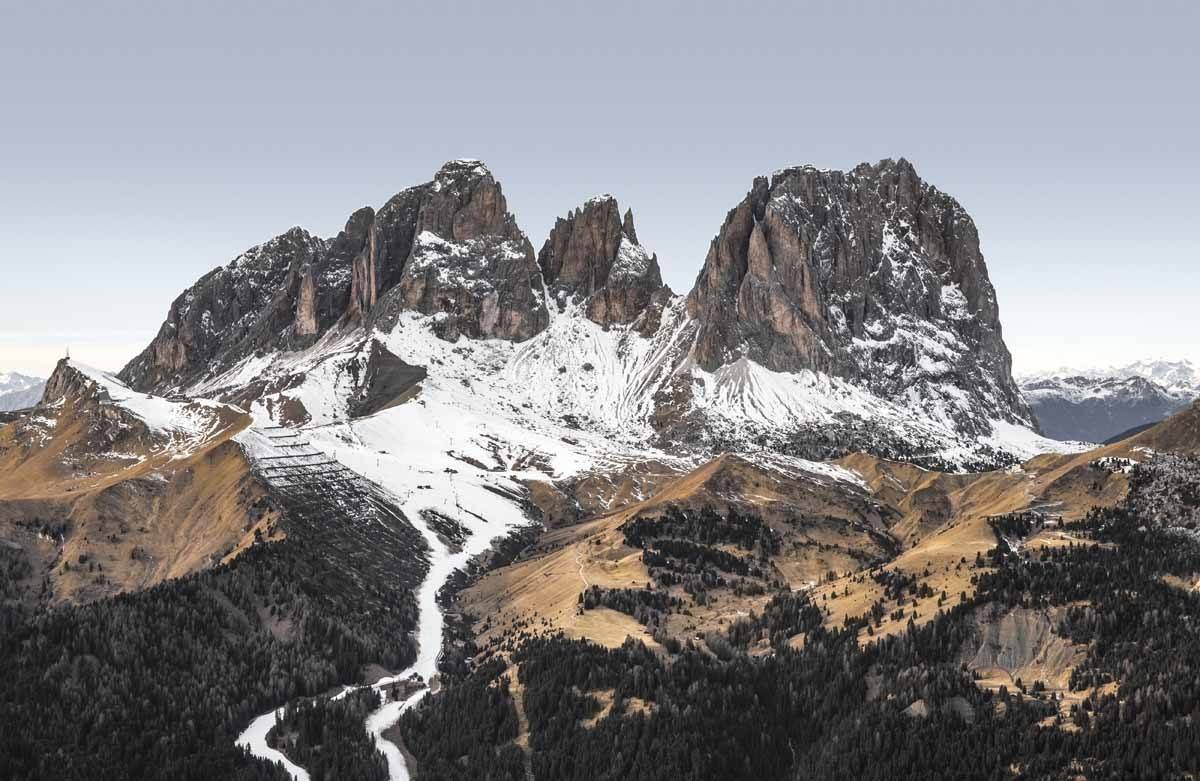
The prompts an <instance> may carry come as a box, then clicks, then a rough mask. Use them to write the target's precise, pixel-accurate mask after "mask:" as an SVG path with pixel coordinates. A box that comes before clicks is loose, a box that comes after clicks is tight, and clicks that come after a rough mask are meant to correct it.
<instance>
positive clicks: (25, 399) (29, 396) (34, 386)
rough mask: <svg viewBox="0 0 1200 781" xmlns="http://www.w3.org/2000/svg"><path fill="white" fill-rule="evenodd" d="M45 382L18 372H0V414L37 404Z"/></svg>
mask: <svg viewBox="0 0 1200 781" xmlns="http://www.w3.org/2000/svg"><path fill="white" fill-rule="evenodd" d="M45 386H46V381H45V380H44V379H42V378H40V377H30V376H29V375H27V374H20V373H19V372H0V412H7V411H9V410H17V409H25V408H26V407H32V406H33V405H34V404H37V402H38V399H40V398H41V397H42V389H43V388H44V387H45Z"/></svg>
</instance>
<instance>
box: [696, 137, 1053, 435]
mask: <svg viewBox="0 0 1200 781" xmlns="http://www.w3.org/2000/svg"><path fill="white" fill-rule="evenodd" d="M688 311H689V313H690V314H691V316H692V317H694V318H695V319H696V320H697V321H698V324H699V330H698V333H697V338H696V344H695V348H694V351H693V357H694V358H695V360H696V362H697V364H698V365H699V366H701V367H702V368H704V369H706V370H709V371H712V370H715V369H717V368H718V367H720V366H723V365H727V364H731V363H734V362H736V361H738V360H739V359H741V358H748V359H749V360H751V361H754V362H756V363H758V364H761V365H762V366H765V367H767V368H768V369H771V370H774V371H780V372H794V371H798V370H802V369H811V370H814V371H818V372H824V373H828V374H830V375H832V376H835V377H839V378H842V379H846V380H849V381H851V382H854V383H855V384H858V385H862V386H864V387H867V388H869V389H870V390H871V391H872V392H873V393H876V394H877V395H880V396H882V397H884V398H888V399H893V400H901V399H905V400H909V401H911V402H913V403H916V404H918V405H920V406H922V407H923V408H925V409H926V411H928V412H929V413H930V414H935V415H944V416H948V417H950V418H951V419H952V420H953V421H954V423H955V425H956V426H958V427H959V428H961V429H963V430H975V431H978V432H979V433H986V432H985V431H983V430H981V428H980V423H979V420H980V419H981V417H986V418H991V419H996V420H1005V421H1011V422H1020V423H1028V422H1030V421H1031V417H1030V414H1029V410H1028V407H1027V406H1026V405H1025V403H1024V401H1023V400H1022V398H1021V396H1020V394H1019V393H1018V391H1017V388H1016V385H1015V384H1014V382H1013V380H1012V376H1011V357H1010V355H1009V352H1008V349H1007V348H1006V347H1005V345H1004V341H1003V338H1002V335H1001V329H1000V320H999V312H998V309H997V306H996V295H995V291H994V289H993V288H992V284H991V282H990V280H989V279H988V274H987V269H986V267H985V265H984V260H983V256H982V254H981V253H980V251H979V236H978V233H977V232H976V229H975V224H974V222H973V221H972V220H971V218H970V216H969V215H967V213H966V212H965V211H964V210H963V208H962V207H961V206H960V205H959V204H958V203H957V202H956V201H955V200H954V199H953V198H950V197H949V196H947V195H945V194H944V193H942V192H940V191H938V190H937V189H935V188H933V187H932V186H930V185H928V184H926V183H925V182H923V181H921V179H920V178H919V177H918V176H917V174H916V171H914V170H913V167H912V166H911V165H910V164H909V163H908V162H907V161H905V160H903V159H901V160H899V161H892V160H884V161H882V162H880V163H878V164H876V165H867V164H863V165H860V166H858V167H856V168H855V169H854V170H853V171H850V172H849V173H843V172H840V171H823V170H817V169H815V168H811V167H801V168H791V169H786V170H783V171H779V172H777V173H776V174H775V175H774V176H773V177H772V178H771V179H770V180H768V179H766V178H762V177H760V178H758V179H756V180H755V181H754V185H753V187H752V188H751V190H750V192H749V193H748V194H747V196H746V197H745V198H744V199H743V200H742V202H741V203H740V204H738V206H737V207H735V208H734V209H733V210H732V211H730V212H729V214H728V216H727V217H726V219H725V223H724V224H723V225H722V226H721V230H720V232H719V233H718V234H717V237H716V238H715V239H714V240H713V242H712V245H711V247H710V249H709V252H708V256H707V258H706V260H705V263H704V267H703V268H702V269H701V271H700V275H699V277H698V279H697V280H696V285H695V287H694V288H693V290H692V292H691V293H690V295H689V296H688ZM979 413H982V416H981V415H980V414H979ZM983 425H986V424H983Z"/></svg>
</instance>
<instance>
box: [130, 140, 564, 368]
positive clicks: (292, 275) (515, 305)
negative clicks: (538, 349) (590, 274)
mask: <svg viewBox="0 0 1200 781" xmlns="http://www.w3.org/2000/svg"><path fill="white" fill-rule="evenodd" d="M385 298H386V299H387V300H388V301H387V303H388V306H386V307H385V306H383V303H384V301H383V300H384V299H385ZM399 310H414V311H417V312H421V313H422V314H430V315H438V317H439V321H438V333H439V335H441V336H442V337H443V338H446V339H450V340H454V339H456V338H458V336H459V335H465V336H469V337H486V338H498V339H510V340H521V339H527V338H529V337H530V336H533V335H534V334H535V333H537V332H538V331H539V330H541V329H542V328H544V327H545V325H546V322H547V320H548V316H547V313H546V309H545V306H544V304H543V303H542V290H541V277H540V274H539V272H538V268H537V264H536V262H535V259H534V254H533V247H532V245H531V244H530V242H529V240H528V239H527V238H526V237H525V234H523V233H522V232H521V230H520V228H518V227H517V223H516V220H515V219H514V217H513V216H512V214H510V213H509V212H508V207H507V204H506V202H505V199H504V194H503V192H502V190H501V188H500V185H499V184H498V183H497V182H496V180H495V178H494V177H493V176H492V174H491V172H490V171H488V170H487V168H486V167H485V166H484V165H483V164H482V163H480V162H478V161H475V160H455V161H452V162H449V163H447V164H446V165H444V166H443V167H442V168H441V170H439V171H438V173H437V175H436V176H435V177H434V179H433V181H431V182H428V183H426V184H422V185H418V186H416V187H410V188H408V189H406V190H404V191H402V192H400V193H398V194H397V195H395V196H394V197H393V198H391V199H390V200H389V201H388V202H387V203H386V204H384V206H383V207H381V208H380V209H379V211H378V212H376V211H375V210H374V209H372V208H370V207H364V208H362V209H359V210H358V211H356V212H354V213H353V214H352V215H350V218H349V219H348V220H347V221H346V227H345V228H344V229H343V230H342V231H341V233H339V234H338V235H337V236H336V237H335V238H333V239H331V240H324V239H320V238H316V237H313V236H310V235H309V234H308V233H307V232H306V231H304V230H302V229H300V228H293V229H292V230H290V231H288V232H287V233H285V234H283V235H281V236H278V237H276V238H274V239H272V240H271V241H268V242H267V243H265V244H262V245H260V246H258V247H254V248H252V249H250V250H248V251H246V252H245V253H243V254H242V255H240V256H239V257H238V258H237V259H235V260H234V261H233V262H232V263H230V264H229V265H228V266H225V267H223V268H220V269H217V270H215V271H213V272H211V273H209V274H207V275H205V276H204V277H203V278H202V279H201V280H200V281H199V282H197V283H196V284H195V285H193V286H192V287H191V288H190V289H189V290H187V291H186V292H185V293H184V294H183V295H181V296H180V297H179V298H178V299H176V300H175V302H174V303H173V304H172V305H171V309H170V311H169V312H168V314H167V319H166V321H165V322H164V323H163V325H162V327H161V329H160V330H159V333H158V335H157V336H156V337H155V338H154V340H153V342H151V344H150V345H149V346H148V347H147V348H146V350H145V351H143V352H142V354H141V355H139V356H137V357H136V358H135V359H134V360H133V361H131V362H130V363H129V365H128V366H126V367H125V369H124V370H123V371H122V372H121V375H120V376H121V378H122V379H123V380H125V381H126V382H128V383H129V384H130V385H131V386H132V387H136V388H139V389H141V390H151V389H153V390H159V391H164V390H167V389H173V388H181V387H186V386H188V385H189V384H191V383H193V382H195V381H197V380H199V379H201V378H204V377H211V376H213V375H214V374H217V373H219V372H221V371H223V370H225V369H228V368H229V367H231V366H233V365H234V364H236V363H237V362H238V361H240V360H242V359H243V358H246V357H247V356H250V355H254V354H256V353H260V352H263V351H272V350H289V349H301V348H305V347H308V346H310V345H311V344H313V343H314V342H315V341H316V340H317V339H318V338H320V337H321V336H322V335H323V334H325V333H326V332H328V331H329V330H330V329H331V328H334V327H337V326H339V325H342V326H347V327H351V326H357V325H360V324H362V323H364V322H367V321H370V320H372V319H377V318H378V317H380V316H381V314H383V315H388V314H390V315H392V316H394V315H395V314H396V312H397V311H399Z"/></svg>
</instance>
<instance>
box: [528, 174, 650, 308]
mask: <svg viewBox="0 0 1200 781" xmlns="http://www.w3.org/2000/svg"><path fill="white" fill-rule="evenodd" d="M538 265H539V266H540V267H541V270H542V278H543V279H544V280H545V282H546V285H547V287H548V288H549V292H550V294H551V298H552V299H553V300H555V301H556V302H558V304H559V305H560V306H565V305H566V302H567V301H568V300H571V299H574V300H576V301H577V302H580V303H581V304H582V305H583V307H584V311H585V312H586V313H587V316H588V317H589V318H590V319H591V320H593V321H594V322H596V323H599V324H600V325H604V326H609V325H617V324H620V325H626V324H629V323H632V322H634V321H635V320H637V319H638V318H639V317H640V316H642V315H643V314H644V313H646V312H647V310H648V309H649V308H650V307H651V305H652V304H655V303H657V304H658V305H659V306H658V308H659V309H661V303H662V302H664V301H665V300H666V298H667V297H669V295H670V291H669V290H668V289H667V288H666V287H665V286H664V285H663V283H662V273H661V272H660V270H659V267H658V258H657V257H656V256H654V255H651V254H650V253H648V252H647V251H646V250H645V248H643V247H642V245H641V244H639V243H638V240H637V232H636V231H635V230H634V225H633V212H632V211H626V212H625V216H624V218H622V217H621V212H620V207H619V206H618V204H617V201H616V199H615V198H613V197H612V196H609V195H603V196H599V197H597V198H593V199H592V200H590V201H588V202H587V203H585V204H584V205H583V206H582V207H580V208H579V209H577V210H573V211H571V212H570V213H568V214H567V216H566V217H565V218H562V217H560V218H559V219H558V220H557V221H556V222H555V224H554V229H553V230H551V231H550V236H549V238H547V239H546V243H545V245H543V247H542V251H541V252H539V253H538Z"/></svg>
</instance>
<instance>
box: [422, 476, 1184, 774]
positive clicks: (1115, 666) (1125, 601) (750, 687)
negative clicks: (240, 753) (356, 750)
mask: <svg viewBox="0 0 1200 781" xmlns="http://www.w3.org/2000/svg"><path fill="white" fill-rule="evenodd" d="M1198 476H1200V470H1198V469H1197V462H1196V461H1195V460H1194V459H1185V458H1175V457H1159V458H1156V459H1155V460H1154V461H1153V462H1151V463H1150V464H1149V465H1147V466H1144V467H1139V468H1138V469H1136V470H1135V471H1134V473H1133V474H1132V475H1131V486H1132V487H1131V491H1130V495H1129V497H1128V499H1127V500H1126V501H1125V502H1124V503H1123V504H1122V505H1121V506H1119V507H1117V508H1114V509H1107V510H1094V511H1092V512H1091V513H1090V514H1089V515H1088V516H1087V517H1086V518H1085V519H1084V520H1082V521H1081V522H1078V523H1076V524H1072V525H1070V526H1069V527H1068V529H1069V530H1070V531H1073V532H1075V533H1077V534H1079V535H1082V536H1083V537H1084V538H1086V540H1087V544H1079V545H1069V546H1066V547H1062V548H1049V549H1044V550H1043V551H1040V552H1039V553H1037V554H1028V553H1021V552H1018V551H1016V550H1014V549H1013V548H1012V547H1010V546H1009V544H1008V543H1007V542H1006V541H1005V536H1004V535H1005V534H1011V533H1019V532H1020V531H1022V530H1026V531H1028V528H1027V527H1029V526H1031V525H1032V524H1034V523H1036V519H1033V518H1031V517H1029V516H1024V515H1019V516H1013V517H1003V518H998V519H995V521H994V523H993V528H995V529H996V533H997V544H996V547H995V548H994V549H993V550H992V551H991V552H990V553H989V555H988V557H987V562H986V563H987V564H988V565H990V566H988V567H987V568H986V569H985V570H984V574H982V575H981V576H980V577H979V580H978V592H977V594H976V595H975V596H974V597H973V598H972V599H970V600H968V601H967V602H964V603H962V604H959V605H956V606H955V607H953V608H950V609H947V610H944V611H943V612H941V613H939V614H938V616H937V617H936V618H935V619H933V620H932V621H930V622H929V623H926V624H924V625H922V626H917V625H915V624H912V623H911V622H910V624H909V627H908V629H907V631H904V632H901V633H900V634H898V635H895V636H891V637H886V638H880V639H877V640H876V641H875V642H871V643H869V644H866V645H862V644H860V642H859V641H858V635H859V630H860V629H863V628H864V627H866V626H867V625H868V624H869V622H870V619H869V617H863V618H859V619H853V620H848V621H847V622H846V624H845V625H844V626H842V627H837V628H834V629H828V628H823V627H821V626H820V618H821V612H820V610H819V609H818V608H816V606H814V605H812V604H811V602H810V601H809V600H808V599H807V598H806V597H805V596H804V595H803V594H801V593H790V594H781V595H780V596H778V597H777V598H775V599H773V600H772V602H771V603H770V605H769V606H768V609H767V610H766V611H764V614H763V615H762V616H758V617H755V618H754V620H753V621H751V622H744V623H738V624H735V625H734V626H735V628H736V631H737V633H738V634H740V635H743V636H742V637H738V636H734V633H733V632H732V631H731V638H730V641H731V642H730V643H729V644H728V646H726V647H732V648H738V647H744V646H745V644H746V643H745V637H744V635H745V634H746V633H747V632H748V633H751V634H752V635H753V636H754V637H765V638H769V639H770V641H771V645H772V652H771V653H770V654H768V655H766V656H761V657H754V656H750V655H747V654H745V653H734V654H732V655H726V654H715V653H713V649H712V647H711V644H709V643H704V644H699V643H696V642H693V641H688V642H686V643H685V644H684V645H682V646H681V647H680V648H679V650H678V652H676V653H666V654H664V653H661V652H655V651H651V650H649V649H647V648H646V647H645V646H643V645H641V644H640V643H636V642H634V641H632V640H630V641H627V642H626V644H625V645H624V646H622V647H620V648H617V649H605V648H602V647H600V646H597V645H594V644H592V643H588V642H580V641H575V640H570V639H567V638H565V637H562V636H554V637H534V636H532V635H530V636H527V637H526V638H524V639H523V640H520V641H518V642H516V643H510V644H508V647H515V649H516V650H515V651H514V652H512V654H511V660H512V662H513V663H514V664H515V667H516V669H517V670H519V683H520V690H521V691H523V706H524V710H525V714H526V716H527V719H528V725H529V748H530V753H529V763H530V769H531V770H532V772H533V775H534V777H536V778H554V779H579V780H580V781H582V780H583V779H596V778H610V779H618V778H621V779H625V778H636V779H654V780H657V779H662V781H666V780H667V779H713V778H721V779H808V778H846V779H872V778H875V779H896V778H913V779H961V778H994V779H1002V778H1015V777H1021V778H1064V779H1066V778H1079V777H1086V778H1112V779H1118V778H1171V777H1176V778H1186V777H1191V774H1192V773H1194V771H1195V770H1196V769H1197V768H1200V597H1197V595H1196V594H1195V593H1193V592H1189V591H1188V590H1186V589H1182V588H1179V587H1178V586H1176V585H1171V584H1170V583H1168V582H1167V581H1166V580H1165V579H1169V577H1170V576H1175V577H1180V578H1183V577H1191V578H1193V579H1194V578H1195V576H1196V574H1197V573H1200V543H1197V540H1196V537H1195V536H1194V533H1193V531H1192V530H1191V529H1189V528H1188V527H1187V526H1186V525H1176V521H1179V522H1181V523H1183V524H1186V523H1187V522H1188V521H1190V519H1191V514H1192V512H1193V511H1194V509H1195V507H1196V505H1197V501H1196V493H1195V487H1196V486H1197V485H1200V481H1197V477H1198ZM1189 486H1190V487H1189ZM1049 606H1063V607H1065V608H1066V611H1065V618H1064V619H1063V620H1062V621H1061V623H1060V625H1058V626H1056V627H1055V628H1054V631H1055V633H1057V634H1059V635H1061V636H1064V637H1067V638H1069V639H1071V640H1072V641H1074V642H1077V643H1082V644H1085V645H1086V647H1087V653H1086V658H1085V660H1084V662H1083V663H1082V664H1081V665H1079V666H1078V667H1077V668H1076V669H1075V670H1074V673H1073V675H1072V679H1071V688H1072V689H1074V690H1076V691H1079V692H1093V691H1095V692H1097V693H1095V694H1088V696H1086V697H1083V698H1082V701H1081V703H1080V704H1078V705H1077V706H1072V707H1071V708H1070V709H1069V711H1067V712H1064V709H1062V708H1060V704H1059V703H1058V702H1057V701H1056V700H1055V699H1054V698H1053V697H1052V696H1048V695H1047V694H1046V693H1045V692H1044V688H1043V686H1042V685H1041V682H1039V681H1023V682H1020V686H1019V687H1018V686H1014V687H1012V688H1011V689H1009V688H1008V687H1001V688H1000V689H999V690H996V691H992V690H988V689H984V688H981V687H980V686H978V685H977V683H976V681H975V680H974V679H973V676H972V674H971V673H970V672H969V671H967V670H966V668H965V666H964V664H963V661H962V656H961V651H962V648H963V647H964V644H965V643H967V642H968V641H969V640H971V639H972V637H973V636H974V633H975V632H976V631H977V620H978V615H979V614H980V612H981V611H992V612H1003V611H1005V610H1007V609H1009V608H1014V607H1026V608H1037V607H1049ZM796 631H805V632H806V642H805V643H804V645H803V648H801V649H800V650H796V649H794V648H792V647H791V646H789V645H788V644H787V642H786V640H787V638H788V637H789V636H790V635H791V634H794V632H796ZM739 640H740V641H741V642H739ZM722 657H726V658H722ZM504 670H505V665H503V664H495V663H487V664H483V665H481V666H480V667H479V668H478V669H477V670H476V671H475V672H474V673H473V674H472V675H471V676H470V677H469V678H468V679H467V680H466V682H465V683H464V684H462V685H461V687H458V688H457V691H456V693H455V694H454V696H437V697H430V698H427V699H426V700H425V701H424V702H423V703H422V704H421V706H420V707H418V708H416V709H414V710H411V711H409V712H408V713H407V714H406V715H405V716H404V718H403V719H402V721H401V727H402V731H403V735H404V740H405V743H406V745H408V746H409V748H410V750H412V751H413V753H414V754H415V755H416V757H417V762H418V769H419V771H420V772H419V774H418V777H420V778H431V779H432V778H438V779H443V778H444V779H482V778H512V779H518V778H523V777H525V776H524V770H523V769H522V768H521V767H519V766H518V764H517V763H516V761H515V759H514V760H513V761H510V762H500V761H499V760H500V758H504V757H509V756H510V755H512V749H513V747H514V745H515V744H514V742H513V737H514V733H513V731H512V730H511V729H505V728H498V729H480V728H479V725H480V724H495V725H508V724H511V723H513V720H514V719H515V718H516V714H517V703H516V702H515V701H514V699H513V696H512V692H513V691H515V690H517V689H516V687H515V686H514V685H513V683H514V682H512V681H510V680H508V679H507V678H506V677H505V675H504ZM1105 684H1109V685H1108V686H1105ZM1097 687H1100V688H1099V689H1097ZM452 691H455V690H452ZM1099 692H1103V693H1099ZM917 701H922V703H923V706H924V708H923V710H924V715H923V716H921V717H916V716H914V715H913V714H912V713H911V711H908V710H907V709H908V706H909V705H910V704H912V703H914V702H917ZM435 725H436V727H437V728H436V729H434V727H435ZM431 736H433V739H432V740H431ZM479 740H492V741H493V746H494V749H495V750H494V751H493V752H486V751H480V750H479V749H478V747H477V745H476V744H477V741H479ZM468 746H469V747H471V750H469V751H467V750H462V749H463V748H464V747H468ZM454 756H457V757H458V761H457V762H456V763H451V762H448V761H447V758H448V757H454Z"/></svg>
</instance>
